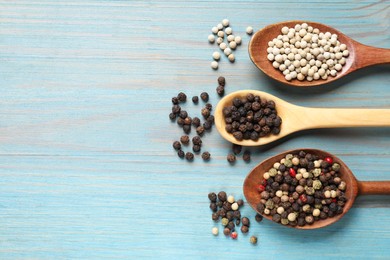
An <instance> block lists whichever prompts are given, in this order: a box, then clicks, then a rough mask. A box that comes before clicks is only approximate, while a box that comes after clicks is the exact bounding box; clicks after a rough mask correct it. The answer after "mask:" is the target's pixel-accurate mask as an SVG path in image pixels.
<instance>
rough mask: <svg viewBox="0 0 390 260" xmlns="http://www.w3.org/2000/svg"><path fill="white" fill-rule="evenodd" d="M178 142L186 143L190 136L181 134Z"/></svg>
mask: <svg viewBox="0 0 390 260" xmlns="http://www.w3.org/2000/svg"><path fill="white" fill-rule="evenodd" d="M180 142H181V143H182V144H184V145H187V144H189V142H190V137H189V136H188V135H183V136H181V137H180Z"/></svg>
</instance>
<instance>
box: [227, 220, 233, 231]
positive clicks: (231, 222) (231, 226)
mask: <svg viewBox="0 0 390 260" xmlns="http://www.w3.org/2000/svg"><path fill="white" fill-rule="evenodd" d="M227 227H228V228H229V229H230V230H232V231H234V228H235V225H234V222H233V221H230V222H229V223H228V224H227Z"/></svg>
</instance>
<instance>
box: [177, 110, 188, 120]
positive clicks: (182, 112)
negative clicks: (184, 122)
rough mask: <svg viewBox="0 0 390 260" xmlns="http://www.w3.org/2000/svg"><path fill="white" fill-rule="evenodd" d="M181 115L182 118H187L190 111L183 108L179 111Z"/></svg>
mask: <svg viewBox="0 0 390 260" xmlns="http://www.w3.org/2000/svg"><path fill="white" fill-rule="evenodd" d="M179 116H180V117H181V118H183V119H185V118H186V117H187V116H188V113H187V111H185V110H181V111H180V113H179Z"/></svg>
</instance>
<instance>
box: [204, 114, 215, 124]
mask: <svg viewBox="0 0 390 260" xmlns="http://www.w3.org/2000/svg"><path fill="white" fill-rule="evenodd" d="M206 120H207V122H210V123H211V124H214V121H215V117H214V116H213V115H210V116H209V117H208V118H207V119H206Z"/></svg>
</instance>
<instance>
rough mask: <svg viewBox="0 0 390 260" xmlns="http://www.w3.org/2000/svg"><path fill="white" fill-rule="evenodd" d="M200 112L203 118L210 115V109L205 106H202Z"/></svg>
mask: <svg viewBox="0 0 390 260" xmlns="http://www.w3.org/2000/svg"><path fill="white" fill-rule="evenodd" d="M201 113H202V116H203V117H204V118H208V117H209V116H210V110H208V109H207V108H206V107H204V108H202V111H201Z"/></svg>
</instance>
